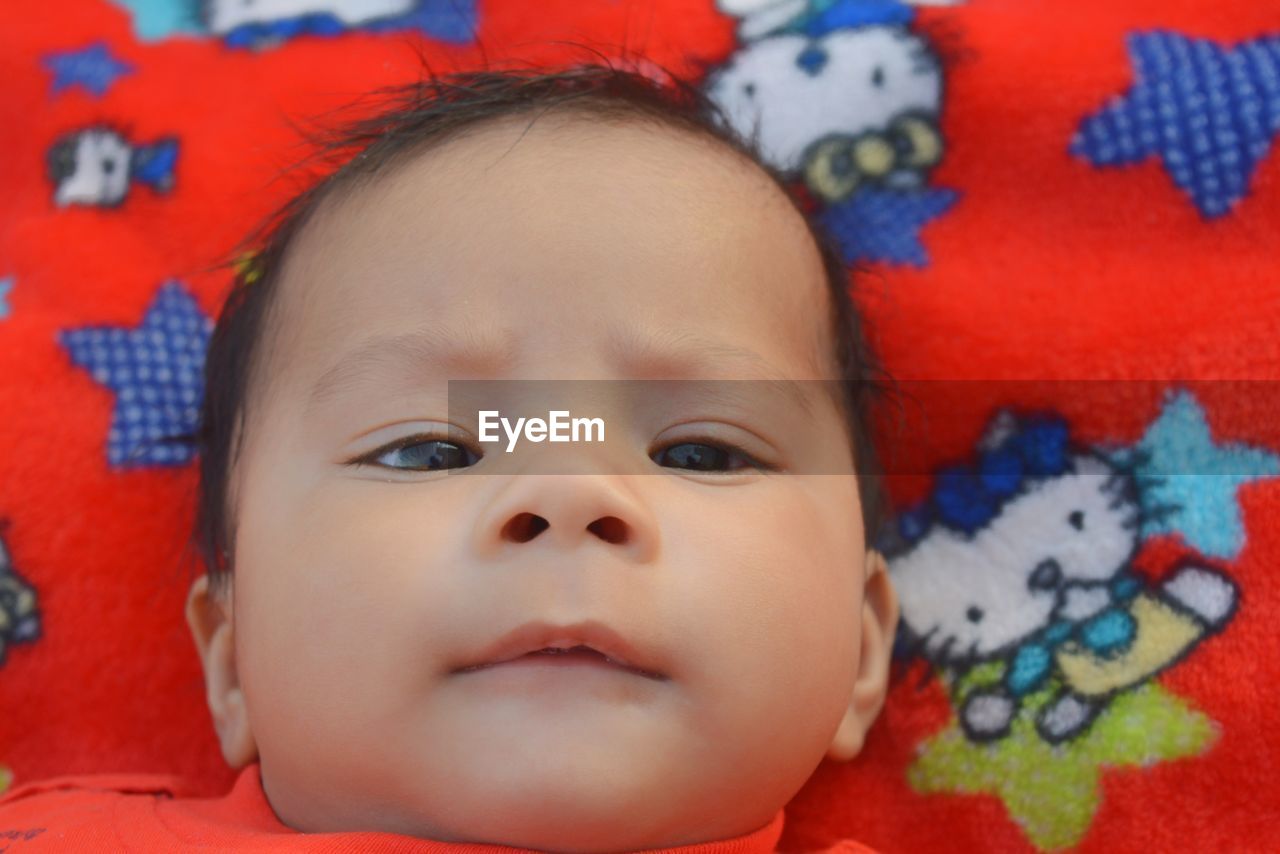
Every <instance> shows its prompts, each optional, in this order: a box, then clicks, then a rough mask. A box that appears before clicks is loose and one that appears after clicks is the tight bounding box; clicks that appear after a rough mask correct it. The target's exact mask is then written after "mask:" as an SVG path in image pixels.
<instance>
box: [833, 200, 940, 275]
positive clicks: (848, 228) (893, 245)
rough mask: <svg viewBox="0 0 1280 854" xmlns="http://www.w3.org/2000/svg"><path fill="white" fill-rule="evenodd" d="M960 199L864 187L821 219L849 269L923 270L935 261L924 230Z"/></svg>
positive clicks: (837, 204)
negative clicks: (863, 264)
mask: <svg viewBox="0 0 1280 854" xmlns="http://www.w3.org/2000/svg"><path fill="white" fill-rule="evenodd" d="M958 197H959V193H957V192H956V191H955V190H947V189H943V188H939V187H924V188H921V189H918V190H891V189H884V188H880V187H864V188H862V189H860V190H858V192H856V193H854V194H853V195H852V196H850V197H849V198H848V199H845V200H844V201H841V202H837V203H835V204H833V205H831V206H830V207H828V208H827V209H826V210H824V211H823V212H822V214H821V215H820V217H819V219H820V220H821V221H822V223H823V225H825V226H826V227H827V229H828V230H830V232H831V234H832V236H833V237H834V238H835V239H836V241H837V242H838V243H839V244H840V251H841V254H842V255H843V256H844V259H845V260H846V261H847V262H849V263H854V262H857V261H889V262H893V263H897V264H913V265H915V266H917V267H923V266H925V265H926V264H928V263H929V257H928V255H926V254H925V251H924V246H923V245H922V244H921V243H920V229H921V227H922V226H924V225H925V223H928V222H930V221H931V220H934V219H937V218H938V217H939V216H941V215H942V214H944V213H946V211H947V209H949V208H950V207H951V206H952V205H953V204H955V201H956V199H957V198H958Z"/></svg>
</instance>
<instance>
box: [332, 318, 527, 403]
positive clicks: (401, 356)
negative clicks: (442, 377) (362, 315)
mask: <svg viewBox="0 0 1280 854" xmlns="http://www.w3.org/2000/svg"><path fill="white" fill-rule="evenodd" d="M517 353H518V351H517V348H516V346H515V341H514V338H513V336H512V335H511V334H510V333H502V332H495V331H484V330H480V329H477V328H474V327H468V328H467V329H465V330H459V329H456V328H452V329H446V328H445V327H442V326H438V325H428V326H423V327H421V328H419V329H417V330H413V331H411V332H402V333H400V334H397V335H383V336H377V337H374V338H370V339H368V340H366V341H365V342H364V343H363V344H361V345H359V346H357V347H355V348H354V349H352V350H351V351H350V352H348V353H347V354H345V355H344V356H342V357H341V358H340V359H338V361H337V362H336V363H335V364H334V365H333V366H332V367H330V368H329V369H328V370H326V371H325V372H324V373H323V374H322V375H321V376H320V378H319V379H317V380H316V382H315V384H314V385H313V386H312V387H311V394H310V395H309V396H308V398H307V406H308V407H313V406H316V405H319V404H320V403H323V402H324V401H326V400H328V399H331V398H333V397H337V396H339V395H341V394H342V393H343V392H344V391H346V390H349V389H352V388H355V387H357V386H359V385H360V384H361V383H362V382H363V381H365V380H366V379H368V378H370V377H373V376H377V375H378V374H379V373H382V372H385V371H387V370H388V369H403V368H405V367H409V368H411V369H413V370H422V371H428V370H433V369H434V370H441V369H443V370H444V371H446V372H453V373H466V374H481V375H484V374H497V373H500V372H501V371H502V370H504V369H505V368H507V367H508V366H510V365H511V364H513V363H514V362H515V361H516V355H517Z"/></svg>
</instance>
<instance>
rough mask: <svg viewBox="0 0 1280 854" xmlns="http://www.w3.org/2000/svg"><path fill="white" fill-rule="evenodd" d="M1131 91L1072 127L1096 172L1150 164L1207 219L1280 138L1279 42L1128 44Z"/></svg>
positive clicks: (1177, 39) (1177, 38)
mask: <svg viewBox="0 0 1280 854" xmlns="http://www.w3.org/2000/svg"><path fill="white" fill-rule="evenodd" d="M1128 48H1129V57H1130V59H1131V60H1132V62H1133V67H1134V80H1135V82H1134V85H1133V88H1131V89H1130V90H1129V91H1128V92H1126V93H1125V94H1124V95H1121V96H1119V97H1117V98H1114V99H1113V100H1112V101H1111V102H1110V103H1109V104H1107V105H1106V106H1105V107H1103V108H1102V109H1100V110H1098V111H1097V112H1096V113H1094V114H1092V115H1090V116H1086V117H1085V118H1084V120H1083V121H1081V122H1080V127H1079V129H1078V130H1077V131H1076V134H1075V137H1074V138H1073V139H1072V141H1071V147H1070V150H1071V153H1072V154H1075V155H1078V156H1081V157H1084V158H1085V159H1087V160H1088V161H1089V162H1090V163H1092V164H1093V165H1095V166H1125V165H1128V164H1131V163H1137V162H1138V161H1140V160H1145V159H1146V158H1148V157H1150V156H1151V155H1153V154H1155V155H1159V156H1160V159H1161V160H1162V161H1163V163H1164V168H1165V171H1166V172H1168V173H1169V176H1170V177H1171V178H1172V179H1173V182H1174V183H1175V184H1177V185H1178V187H1179V188H1180V189H1182V190H1183V191H1184V192H1185V193H1187V194H1188V195H1189V196H1190V197H1191V200H1192V201H1193V202H1194V203H1195V206H1196V207H1197V208H1198V209H1199V211H1200V213H1201V215H1202V216H1204V217H1205V218H1206V219H1212V218H1214V217H1220V216H1222V215H1224V214H1226V213H1228V212H1229V211H1230V210H1231V208H1232V207H1233V206H1234V205H1235V204H1236V203H1237V202H1239V201H1240V199H1241V198H1242V197H1243V196H1244V195H1245V193H1246V192H1247V191H1248V189H1249V179H1250V178H1251V177H1252V175H1253V173H1254V171H1255V170H1256V169H1257V166H1258V162H1259V161H1260V160H1262V158H1263V157H1265V156H1266V154H1267V150H1268V149H1269V148H1270V146H1271V142H1272V140H1273V139H1274V138H1275V135H1276V133H1277V132H1280V35H1276V36H1266V37H1263V38H1258V39H1253V40H1252V41H1246V42H1241V43H1240V44H1238V45H1236V46H1235V47H1234V48H1225V47H1222V46H1221V45H1218V44H1215V43H1214V42H1211V41H1209V40H1207V39H1191V38H1187V37H1186V36H1183V35H1180V34H1178V33H1174V32H1166V31H1157V32H1150V33H1134V34H1131V35H1130V36H1129V38H1128Z"/></svg>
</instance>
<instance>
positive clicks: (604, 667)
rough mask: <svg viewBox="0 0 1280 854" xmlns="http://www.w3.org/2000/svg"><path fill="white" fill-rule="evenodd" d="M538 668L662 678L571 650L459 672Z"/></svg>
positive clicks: (529, 656) (601, 657)
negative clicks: (608, 672)
mask: <svg viewBox="0 0 1280 854" xmlns="http://www.w3.org/2000/svg"><path fill="white" fill-rule="evenodd" d="M538 668H555V669H560V668H576V669H579V670H587V671H592V670H598V671H611V672H617V673H626V674H631V675H634V676H643V677H645V678H649V679H659V680H661V679H663V678H664V677H661V676H658V675H657V674H653V673H647V672H645V671H643V670H637V669H634V668H631V667H626V666H624V665H621V664H616V663H615V662H613V661H611V660H610V659H608V658H605V657H604V656H603V655H601V654H600V653H598V652H588V651H586V650H581V651H580V650H571V651H565V652H551V653H549V652H529V653H525V654H524V655H522V656H519V657H518V658H512V659H509V660H507V661H500V662H496V663H492V664H484V665H480V666H478V667H474V668H466V669H465V670H463V671H460V672H476V671H485V670H509V669H521V670H530V669H538Z"/></svg>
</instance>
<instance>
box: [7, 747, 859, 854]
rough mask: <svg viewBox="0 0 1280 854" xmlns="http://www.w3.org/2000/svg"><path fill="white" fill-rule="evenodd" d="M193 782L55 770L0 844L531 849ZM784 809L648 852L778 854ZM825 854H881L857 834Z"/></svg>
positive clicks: (364, 851)
mask: <svg viewBox="0 0 1280 854" xmlns="http://www.w3.org/2000/svg"><path fill="white" fill-rule="evenodd" d="M189 795H190V786H189V785H187V784H185V783H184V782H183V780H181V779H180V778H178V777H174V776H169V775H164V774H92V775H81V776H65V777H54V778H51V779H48V780H42V781H39V782H35V783H27V784H24V785H21V786H17V787H15V788H14V789H13V790H12V791H10V792H9V793H7V794H6V795H4V796H3V797H0V850H3V851H5V852H9V854H26V852H37V851H121V850H126V851H171V850H174V849H180V848H184V847H196V846H212V847H216V848H218V849H219V850H227V851H308V852H329V854H357V852H359V853H360V854H372V853H373V852H379V854H383V852H386V854H391V852H404V854H410V852H412V854H518V852H519V854H526V852H527V851H528V849H523V848H509V847H507V846H505V845H479V844H470V843H456V842H436V841H433V840H429V839H418V838H415V837H412V836H403V835H400V834H396V833H382V832H375V831H351V832H345V833H302V832H300V831H297V830H294V829H293V828H291V827H289V826H287V825H285V824H284V823H283V822H281V821H280V819H279V818H277V817H276V814H275V813H274V812H273V811H272V809H271V805H270V803H268V802H267V798H266V795H265V794H263V791H262V778H261V777H260V775H259V774H258V764H257V763H256V762H255V763H253V764H251V765H247V766H245V768H244V769H243V770H242V771H241V772H240V775H239V777H237V778H236V782H235V785H234V786H232V788H231V791H229V792H227V794H225V795H223V796H222V797H218V798H196V797H190V796H189ZM783 821H784V813H783V811H782V810H779V811H778V814H777V815H776V816H774V817H773V820H772V821H770V822H769V823H768V824H766V825H765V826H764V827H762V828H760V829H759V830H756V831H753V832H751V833H748V834H746V835H744V836H738V837H734V838H733V839H724V840H718V841H715V842H704V843H700V844H697V845H685V846H680V847H677V848H662V849H650V851H651V852H652V854H773V852H774V851H775V846H776V845H777V844H778V839H779V838H780V837H781V836H782V824H783ZM822 854H875V852H874V851H872V850H871V849H870V848H867V847H866V846H864V845H860V844H859V843H857V842H853V841H844V842H840V843H837V844H836V845H835V846H833V847H831V848H826V849H823V852H822Z"/></svg>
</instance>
